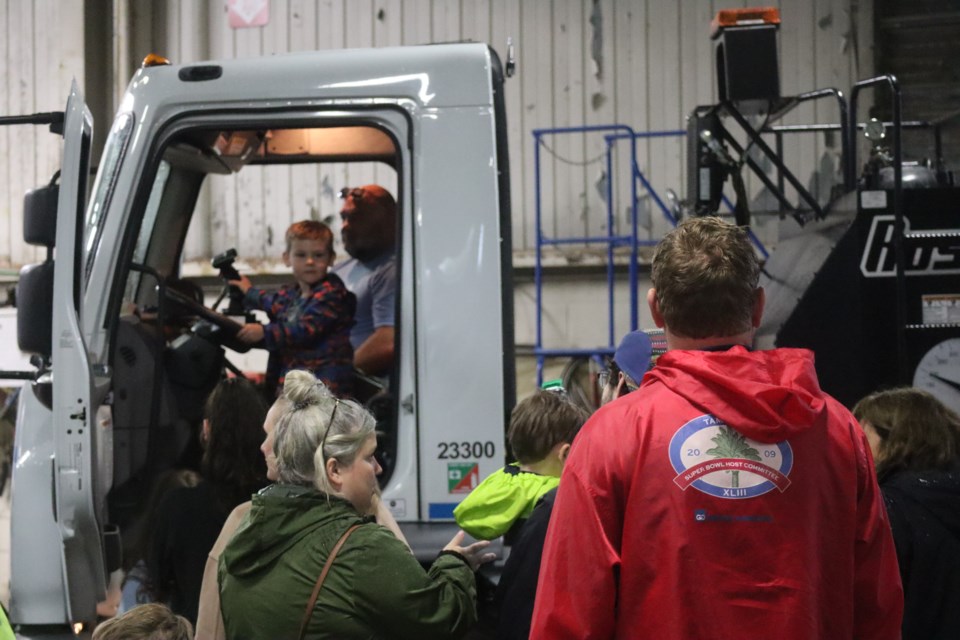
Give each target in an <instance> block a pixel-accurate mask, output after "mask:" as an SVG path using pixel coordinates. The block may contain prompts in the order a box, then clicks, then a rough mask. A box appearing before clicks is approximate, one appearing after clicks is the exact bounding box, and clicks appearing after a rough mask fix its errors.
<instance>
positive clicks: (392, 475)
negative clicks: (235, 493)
mask: <svg viewBox="0 0 960 640" xmlns="http://www.w3.org/2000/svg"><path fill="white" fill-rule="evenodd" d="M503 75H504V74H503V71H502V68H501V64H500V61H499V59H498V58H497V56H496V54H495V53H494V52H493V51H492V50H491V49H489V48H488V47H487V46H485V45H481V44H452V45H430V46H423V47H400V48H392V49H389V48H385V49H377V50H342V51H323V52H308V53H298V54H289V55H279V56H272V57H269V58H262V59H247V60H228V61H219V62H206V63H200V64H190V65H184V66H174V65H170V64H169V63H166V61H164V60H162V59H156V58H150V59H148V61H145V64H144V66H143V67H142V68H141V69H140V70H138V71H137V73H136V74H135V75H134V77H133V79H132V81H131V82H130V84H129V87H128V89H127V91H126V93H125V95H124V97H123V99H122V101H121V103H120V108H119V110H118V113H117V114H116V117H115V119H114V122H113V125H112V127H111V129H110V132H109V135H108V138H107V141H106V145H105V148H104V152H103V155H102V158H101V159H100V161H99V165H98V171H97V173H96V178H95V179H94V180H93V184H92V187H91V188H90V189H88V188H87V176H88V174H89V167H90V163H91V160H90V158H89V150H90V148H91V137H92V128H93V122H92V118H91V117H90V112H89V111H88V110H87V109H86V107H85V106H84V104H83V98H82V96H81V94H80V91H79V90H78V88H77V87H76V86H74V88H73V91H72V93H71V96H70V99H69V102H68V105H67V109H66V111H65V113H64V116H63V124H62V129H63V137H64V146H63V163H62V169H61V173H60V176H59V180H58V181H54V182H52V183H51V185H48V186H46V187H42V188H40V189H38V190H36V191H35V192H31V193H30V194H28V196H27V198H26V199H25V211H24V229H25V240H26V241H28V242H31V243H33V244H37V245H40V246H45V247H47V248H48V257H47V260H45V261H44V262H43V263H40V264H37V265H29V266H27V267H25V268H24V269H23V271H22V273H21V278H20V281H19V284H18V300H19V306H18V342H19V344H20V348H21V349H22V350H24V351H26V352H28V353H31V354H33V355H34V358H33V362H34V363H35V364H36V367H37V370H36V371H35V372H32V376H31V378H32V379H31V380H30V381H29V383H28V384H27V385H26V386H25V387H24V389H23V392H22V394H21V400H20V405H19V409H18V415H17V429H16V433H17V436H16V437H17V441H16V444H15V454H14V460H15V465H14V470H13V481H12V483H13V484H12V492H13V493H12V518H11V522H12V531H11V546H12V567H11V609H10V614H11V620H12V622H13V623H14V624H16V625H20V629H21V633H23V634H24V635H25V636H28V637H29V636H31V635H41V632H44V631H49V630H55V629H62V630H65V631H67V632H70V631H73V630H78V629H80V628H82V627H86V628H89V627H90V625H91V623H93V622H94V621H95V619H96V605H97V602H98V601H100V600H102V599H103V598H104V597H105V589H106V585H107V582H108V577H109V574H110V572H111V571H113V570H114V569H115V568H116V567H117V566H119V552H120V549H121V548H122V542H121V541H122V539H123V535H124V533H125V531H126V530H127V528H128V527H129V524H130V522H131V521H132V518H133V516H134V514H135V512H136V510H137V508H138V507H139V505H140V504H142V502H143V501H144V500H145V498H146V493H147V491H148V490H149V487H150V484H151V481H152V480H153V478H154V477H155V476H156V475H157V474H159V473H161V472H162V471H164V470H166V469H170V468H174V467H176V466H177V465H178V464H179V463H180V461H182V459H183V456H184V452H185V451H186V450H187V449H189V447H190V446H193V444H194V443H195V440H196V437H197V434H196V425H197V420H198V418H200V417H202V416H201V415H200V414H199V412H200V411H201V407H202V404H203V399H204V397H205V395H206V394H207V393H208V392H209V390H210V389H212V387H213V385H215V384H216V382H217V381H218V380H219V379H220V377H221V376H223V375H224V371H225V369H224V367H225V353H226V352H229V351H231V350H238V351H242V350H244V349H245V348H246V347H244V346H243V345H241V344H240V343H238V342H237V341H236V340H234V339H233V334H234V333H235V332H236V330H237V328H238V326H239V325H237V324H236V322H235V321H234V320H231V319H230V318H229V317H226V316H224V315H223V314H222V313H220V312H219V310H218V309H210V308H207V307H206V306H204V300H203V296H202V295H197V296H191V295H189V294H187V295H185V293H184V287H183V286H182V282H183V280H184V279H185V274H184V273H183V270H182V265H183V263H184V252H185V249H184V247H185V244H186V241H187V239H188V230H190V229H191V225H199V224H204V222H203V220H202V218H203V217H204V216H208V215H210V214H209V208H208V209H207V210H204V207H203V206H201V204H200V203H201V202H203V201H205V200H204V198H203V197H201V194H202V193H204V190H205V189H211V188H212V187H211V184H214V185H217V184H219V185H220V187H221V188H219V189H217V192H218V193H222V192H224V191H226V192H228V193H234V194H236V193H241V191H240V190H238V189H237V188H236V184H240V182H241V181H243V180H244V179H245V176H249V175H253V176H256V179H257V180H262V181H263V184H264V187H266V186H267V183H268V181H269V180H270V176H271V174H270V173H269V172H268V171H260V170H259V168H260V167H270V166H276V165H290V166H296V167H298V171H308V172H309V171H311V170H313V169H317V168H319V167H322V166H326V165H328V164H330V163H333V164H334V165H335V166H337V167H346V168H348V169H349V168H350V167H355V166H360V167H368V168H370V169H369V170H367V169H365V170H367V171H368V173H369V174H372V175H374V176H376V177H382V178H383V180H384V181H385V182H387V183H389V186H390V187H391V190H393V191H394V195H395V196H396V200H397V207H398V211H397V213H398V215H397V228H396V234H397V235H396V238H397V243H396V247H397V273H398V276H397V283H396V284H397V303H396V338H395V360H394V365H393V370H392V373H391V375H390V376H389V384H388V386H387V388H386V389H384V391H383V392H382V393H380V394H379V395H378V396H377V404H376V415H377V417H378V421H379V423H378V430H379V432H380V434H381V435H380V441H381V448H382V457H383V461H384V462H385V472H384V475H383V478H382V483H383V495H384V500H385V502H386V503H387V504H388V505H389V506H390V508H391V510H392V511H393V514H394V516H395V517H396V518H397V520H398V521H399V522H400V523H401V526H403V527H404V528H405V529H406V530H407V532H408V534H409V537H410V538H411V542H412V543H413V546H414V548H415V551H417V552H418V553H421V554H423V555H424V556H426V554H428V553H433V554H435V553H436V551H437V550H439V545H437V546H435V547H434V546H432V545H433V544H434V542H435V541H436V540H442V539H443V536H444V535H446V533H447V532H448V531H449V529H450V528H451V524H450V523H451V521H452V511H453V508H454V507H455V506H456V504H458V502H459V500H460V498H461V497H462V496H463V494H464V493H465V492H468V491H469V490H470V489H471V488H472V487H473V486H475V484H476V483H477V482H478V480H479V478H481V477H485V476H486V475H488V474H490V473H492V472H493V471H494V470H495V469H496V468H498V467H499V466H501V465H502V463H503V460H504V457H505V450H504V430H505V424H506V420H507V418H508V416H509V411H510V409H511V408H512V406H513V404H514V401H515V398H514V395H515V391H514V389H515V381H514V362H513V352H512V349H513V333H512V332H513V311H512V295H513V293H512V285H511V280H510V272H511V271H510V268H511V242H510V198H509V184H508V179H509V178H508V176H509V171H508V167H507V158H506V133H505V132H506V122H505V119H504V103H503V80H504V77H503ZM360 173H361V174H362V173H363V171H361V172H360ZM341 175H349V174H348V171H347V169H344V170H343V171H342V172H341ZM217 181H220V182H219V183H218V182H217ZM225 184H226V185H227V188H226V189H224V188H222V187H223V186H224V185H225ZM339 186H347V185H338V186H337V187H338V188H339ZM349 186H356V185H349ZM231 189H232V191H231ZM88 191H89V197H88ZM264 191H267V189H266V188H264ZM213 200H214V206H213V208H214V209H217V211H218V215H220V216H222V217H221V218H220V220H221V224H229V220H235V219H236V216H237V215H241V213H238V211H237V210H242V207H243V203H242V198H240V197H233V198H231V197H229V196H228V197H223V198H219V199H218V198H214V199H213ZM206 201H209V199H207V200H206ZM230 209H234V210H232V211H231V210H230ZM321 213H325V214H333V215H335V214H336V211H335V210H331V211H323V212H321ZM283 215H289V214H287V213H286V212H283ZM293 215H294V216H297V215H298V214H297V213H294V214H293ZM299 217H304V216H303V215H302V214H300V215H299ZM224 221H225V222H224ZM288 222H289V219H287V222H283V223H276V226H277V228H276V229H273V227H272V224H271V223H270V221H267V223H266V224H265V227H264V232H265V233H267V234H268V235H275V238H276V239H275V240H274V241H273V242H274V244H273V246H274V247H275V249H274V250H273V251H272V253H273V254H274V255H279V253H280V252H281V251H282V250H283V245H282V242H283V229H285V227H286V224H287V223H288ZM209 228H210V229H212V231H211V232H210V238H209V240H208V244H209V247H210V248H211V252H212V253H219V252H222V251H225V250H227V249H229V248H230V247H228V246H221V245H220V244H218V234H217V233H216V230H217V227H216V225H213V224H211V225H209ZM333 230H334V233H335V234H338V232H339V228H338V225H337V224H334V225H333ZM145 310H149V311H150V312H151V313H149V314H148V313H144V311H145ZM148 316H151V317H152V320H147V319H146V318H147V317H148ZM171 327H173V330H172V331H171V330H169V329H170V328H171ZM428 547H429V549H428ZM78 625H80V626H78Z"/></svg>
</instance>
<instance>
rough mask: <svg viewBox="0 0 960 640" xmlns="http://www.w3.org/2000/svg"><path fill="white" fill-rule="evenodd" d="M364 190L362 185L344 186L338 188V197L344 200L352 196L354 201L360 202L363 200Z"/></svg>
mask: <svg viewBox="0 0 960 640" xmlns="http://www.w3.org/2000/svg"><path fill="white" fill-rule="evenodd" d="M363 196H364V190H363V187H354V188H352V189H351V188H350V187H344V188H343V189H340V199H341V200H346V199H347V198H353V201H354V202H360V201H361V200H363Z"/></svg>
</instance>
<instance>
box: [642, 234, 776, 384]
mask: <svg viewBox="0 0 960 640" xmlns="http://www.w3.org/2000/svg"><path fill="white" fill-rule="evenodd" d="M650 278H651V280H652V282H653V287H654V289H655V290H656V296H657V304H658V306H659V307H660V313H661V314H662V315H663V319H664V322H665V323H666V325H667V327H668V328H669V329H670V331H671V332H673V333H674V334H676V335H678V336H682V337H686V338H712V337H722V336H735V335H737V334H739V333H743V332H744V331H748V330H749V329H750V328H751V326H752V317H753V309H754V304H755V303H756V300H757V295H758V288H757V286H758V284H759V282H760V261H759V259H758V258H757V254H756V252H754V250H753V245H751V243H750V238H749V236H748V235H747V230H746V229H745V228H742V227H738V226H735V225H732V224H730V223H728V222H724V221H723V220H721V219H720V218H716V217H709V216H708V217H703V218H689V219H687V220H684V221H683V222H681V223H680V224H679V225H678V226H677V228H676V229H674V230H673V231H671V232H670V233H668V234H667V235H666V236H664V237H663V240H661V241H660V243H659V244H658V245H657V248H656V251H654V254H653V263H652V266H651V272H650ZM637 382H639V380H638V381H637Z"/></svg>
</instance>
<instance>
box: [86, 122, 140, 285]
mask: <svg viewBox="0 0 960 640" xmlns="http://www.w3.org/2000/svg"><path fill="white" fill-rule="evenodd" d="M131 131H133V115H132V114H129V113H121V114H120V115H118V116H117V118H116V120H114V122H113V127H112V128H111V129H110V134H109V135H108V136H107V144H106V147H105V150H104V155H103V163H102V164H101V165H100V171H99V172H98V173H97V180H96V184H94V186H93V193H94V196H93V200H91V202H90V207H89V208H88V209H87V220H86V224H85V225H84V233H83V264H84V280H86V279H87V278H89V277H90V270H91V269H92V268H93V258H94V256H95V255H96V249H97V246H98V245H99V243H100V237H101V234H102V232H103V215H104V213H105V212H106V210H107V208H108V206H109V204H110V199H111V197H112V196H113V188H114V186H115V184H116V178H117V169H118V168H119V167H120V160H121V159H122V158H123V154H124V152H125V151H126V149H127V142H129V140H130V133H131Z"/></svg>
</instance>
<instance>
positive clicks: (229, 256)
mask: <svg viewBox="0 0 960 640" xmlns="http://www.w3.org/2000/svg"><path fill="white" fill-rule="evenodd" d="M236 259H237V250H236V249H233V248H231V249H227V250H226V251H224V252H223V253H221V254H218V255H216V256H214V258H213V260H211V261H210V264H211V265H212V266H213V268H214V269H219V270H220V277H221V278H223V279H224V281H225V282H229V281H230V280H239V279H240V272H239V271H237V269H236V268H235V267H234V266H233V262H234V260H236ZM227 289H228V290H229V296H230V305H229V306H228V307H227V308H226V309H225V310H224V311H223V313H224V314H226V315H228V316H245V315H246V312H245V311H244V308H243V291H240V289H239V288H237V287H235V286H233V285H228V286H227ZM227 293H228V292H227V291H224V294H227ZM220 300H223V295H221V296H220V298H219V299H218V300H217V304H219V302H220ZM214 306H216V304H215V305H214Z"/></svg>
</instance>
